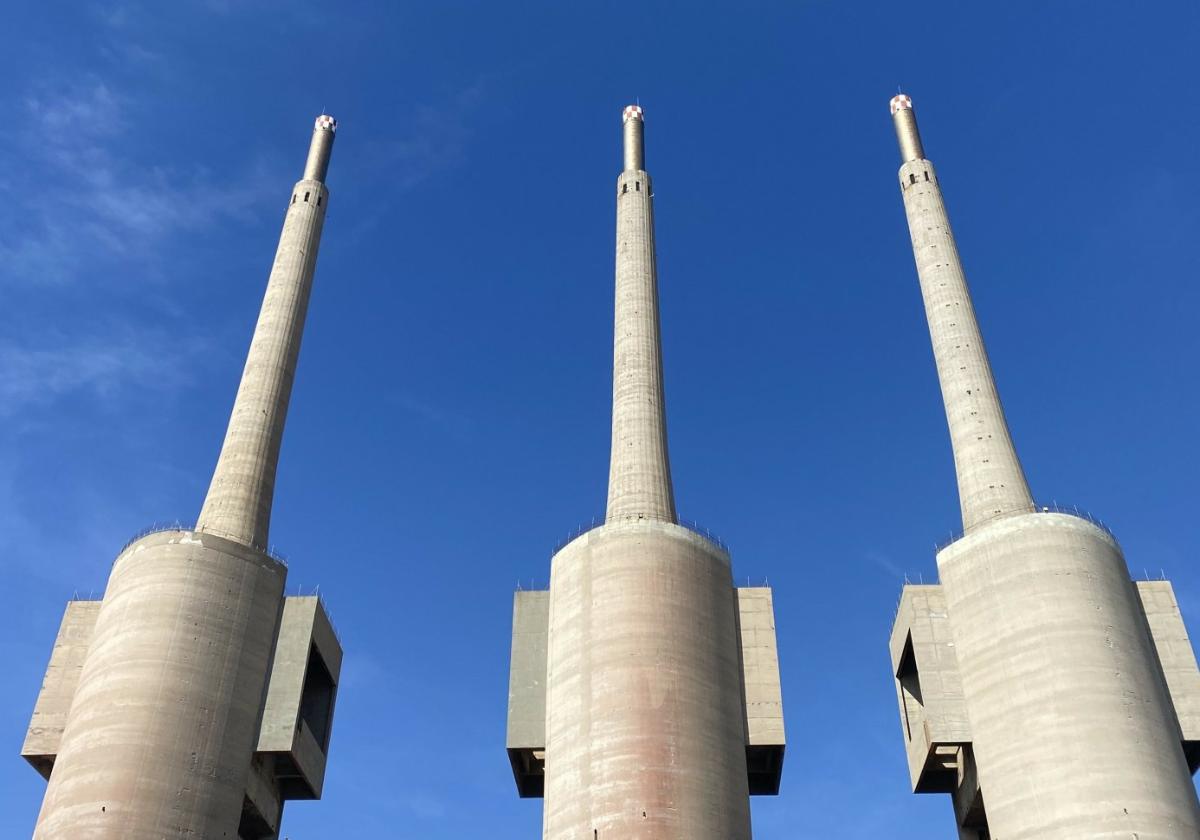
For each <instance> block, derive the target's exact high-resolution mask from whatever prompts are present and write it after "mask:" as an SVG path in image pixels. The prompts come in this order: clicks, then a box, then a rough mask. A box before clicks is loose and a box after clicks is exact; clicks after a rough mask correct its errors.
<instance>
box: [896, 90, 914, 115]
mask: <svg viewBox="0 0 1200 840" xmlns="http://www.w3.org/2000/svg"><path fill="white" fill-rule="evenodd" d="M891 106H892V114H893V115H894V114H895V113H896V112H897V111H911V110H912V97H909V96H905V95H904V94H903V93H900V94H897V95H896V96H893V97H892V101H891Z"/></svg>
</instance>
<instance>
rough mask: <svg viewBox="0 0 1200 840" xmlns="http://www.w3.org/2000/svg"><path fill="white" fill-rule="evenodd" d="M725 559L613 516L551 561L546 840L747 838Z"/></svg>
mask: <svg viewBox="0 0 1200 840" xmlns="http://www.w3.org/2000/svg"><path fill="white" fill-rule="evenodd" d="M736 606H737V602H736V594H735V591H734V588H733V581H732V578H731V576H730V570H729V557H728V555H727V554H725V552H724V551H722V550H720V549H719V548H717V547H716V546H715V545H713V544H712V543H710V542H708V541H707V540H705V539H703V538H702V537H699V536H697V535H695V534H693V533H691V532H690V531H687V530H685V529H683V528H681V527H679V526H677V525H671V524H667V523H657V522H618V523H611V524H608V525H605V526H603V527H601V528H597V529H595V530H593V531H590V532H588V533H586V534H584V535H583V536H582V537H579V538H578V539H577V540H575V541H574V542H572V543H571V544H570V545H568V546H567V547H566V548H564V549H563V550H562V551H560V552H559V553H558V554H557V555H556V556H555V558H554V563H553V566H552V569H551V579H550V633H549V650H548V669H547V675H548V682H547V703H546V706H547V717H546V737H547V743H546V793H545V817H544V828H545V830H544V834H543V836H544V837H545V838H546V840H574V839H575V838H592V837H595V838H610V840H667V838H670V839H671V840H684V838H687V840H743V839H746V840H748V838H749V837H750V806H749V801H750V800H749V791H748V789H747V776H746V755H745V743H746V733H745V722H744V718H743V710H742V691H741V684H740V680H741V666H740V665H739V663H738V639H737V623H736V620H735V612H736Z"/></svg>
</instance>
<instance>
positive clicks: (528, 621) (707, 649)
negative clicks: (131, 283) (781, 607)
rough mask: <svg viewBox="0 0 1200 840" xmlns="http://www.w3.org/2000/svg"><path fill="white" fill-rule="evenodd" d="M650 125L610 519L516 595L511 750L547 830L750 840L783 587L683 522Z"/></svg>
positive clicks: (633, 112) (619, 284)
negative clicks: (672, 448) (668, 399)
mask: <svg viewBox="0 0 1200 840" xmlns="http://www.w3.org/2000/svg"><path fill="white" fill-rule="evenodd" d="M642 131H643V115H642V111H641V108H639V107H637V106H630V107H629V108H626V109H625V114H624V136H625V156H624V161H625V168H624V171H622V172H621V174H620V175H619V176H618V177H617V194H616V198H617V254H616V263H617V270H616V319H615V358H614V365H613V412H612V414H613V416H612V419H613V436H612V465H611V470H610V477H609V494H608V515H607V518H606V521H605V523H604V524H603V525H601V526H599V527H596V528H593V529H592V530H590V531H587V532H586V533H584V534H582V535H580V536H577V537H576V538H575V539H573V540H571V541H570V542H568V543H567V544H566V545H564V546H563V547H562V548H561V549H560V550H559V551H558V552H557V553H556V554H555V555H554V557H553V559H552V561H551V573H550V588H549V590H548V591H541V592H537V591H535V592H529V591H524V592H518V593H517V594H516V597H515V603H514V615H513V648H512V670H511V677H510V692H509V726H508V754H509V759H510V761H511V762H512V767H513V774H514V777H515V779H516V782H517V789H518V792H519V793H520V794H521V795H522V796H543V795H544V797H545V811H544V820H543V836H544V837H545V838H546V840H561V838H568V837H569V838H591V840H598V838H610V840H611V838H636V837H641V838H653V839H654V840H685V838H686V840H749V837H750V807H749V799H748V796H749V795H750V794H759V793H765V794H771V793H777V792H778V790H779V775H780V772H781V769H782V762H783V750H784V733H783V712H782V702H781V699H780V693H779V670H778V659H777V655H776V650H775V630H774V615H773V611H772V605H771V591H770V589H768V588H766V587H755V588H746V589H736V588H735V587H734V586H733V580H732V575H731V572H730V560H729V554H728V551H727V550H726V549H725V548H724V546H723V545H721V544H720V543H719V541H717V540H715V539H713V538H711V537H709V536H708V535H707V534H702V533H699V532H697V531H696V530H695V529H692V528H686V527H681V526H680V525H678V524H676V519H675V505H674V500H673V497H672V491H671V475H670V468H669V465H668V459H667V444H666V423H665V414H664V407H663V385H662V361H661V352H660V348H659V328H658V326H659V325H658V292H657V277H656V274H655V260H654V222H653V213H652V209H651V188H650V177H649V175H648V174H647V173H646V171H645V169H644V168H643V167H644V166H645V163H644V154H643V140H642Z"/></svg>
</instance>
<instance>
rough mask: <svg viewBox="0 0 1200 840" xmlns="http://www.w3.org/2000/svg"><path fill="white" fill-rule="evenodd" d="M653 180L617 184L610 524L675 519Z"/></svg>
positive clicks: (632, 129) (630, 134)
mask: <svg viewBox="0 0 1200 840" xmlns="http://www.w3.org/2000/svg"><path fill="white" fill-rule="evenodd" d="M624 121H625V125H624V137H625V164H626V166H627V167H630V166H639V165H644V161H643V158H644V153H643V141H642V130H643V129H642V125H643V121H642V109H641V108H639V107H637V106H636V105H631V106H630V107H628V108H626V109H625V114H624ZM651 193H652V187H651V184H650V176H649V175H648V174H647V173H646V171H645V170H644V169H640V168H637V169H632V168H627V169H626V170H625V171H624V172H622V173H621V175H620V177H618V178H617V259H616V263H617V269H616V306H615V311H616V319H615V329H614V333H613V412H612V456H611V457H612V460H611V464H610V467H609V474H608V514H607V521H609V522H617V521H621V520H627V519H635V520H636V519H650V520H656V521H659V522H674V521H675V496H674V492H673V490H672V488H671V466H670V459H669V458H668V455H667V418H666V406H665V402H664V396H663V376H662V344H661V341H660V338H659V317H658V272H657V268H656V266H655V259H654V203H653V199H652V198H651Z"/></svg>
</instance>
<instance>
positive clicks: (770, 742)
mask: <svg viewBox="0 0 1200 840" xmlns="http://www.w3.org/2000/svg"><path fill="white" fill-rule="evenodd" d="M735 599H736V604H735V606H736V609H737V626H738V638H739V657H738V658H739V662H740V666H739V667H740V678H741V680H740V682H741V693H742V708H743V714H744V717H745V738H746V774H747V781H748V785H749V791H750V795H751V796H754V795H775V794H777V793H779V782H780V777H781V775H782V772H783V754H784V749H785V747H786V745H787V739H786V736H785V732H784V723H783V696H782V693H781V691H780V681H779V653H778V649H777V647H776V641H775V609H774V605H773V603H772V598H771V589H770V587H766V586H755V587H745V588H739V589H737V590H735ZM549 631H550V592H549V590H538V591H533V592H517V593H515V594H514V598H513V638H512V659H511V666H510V670H509V690H508V735H507V739H506V742H507V747H508V757H509V761H510V762H511V763H512V767H513V777H514V779H515V780H516V783H517V792H518V794H520V795H521V796H522V797H540V796H542V795H543V793H544V790H545V784H544V782H545V755H546V673H547V669H548V666H547V658H548V651H547V645H548V639H549Z"/></svg>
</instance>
